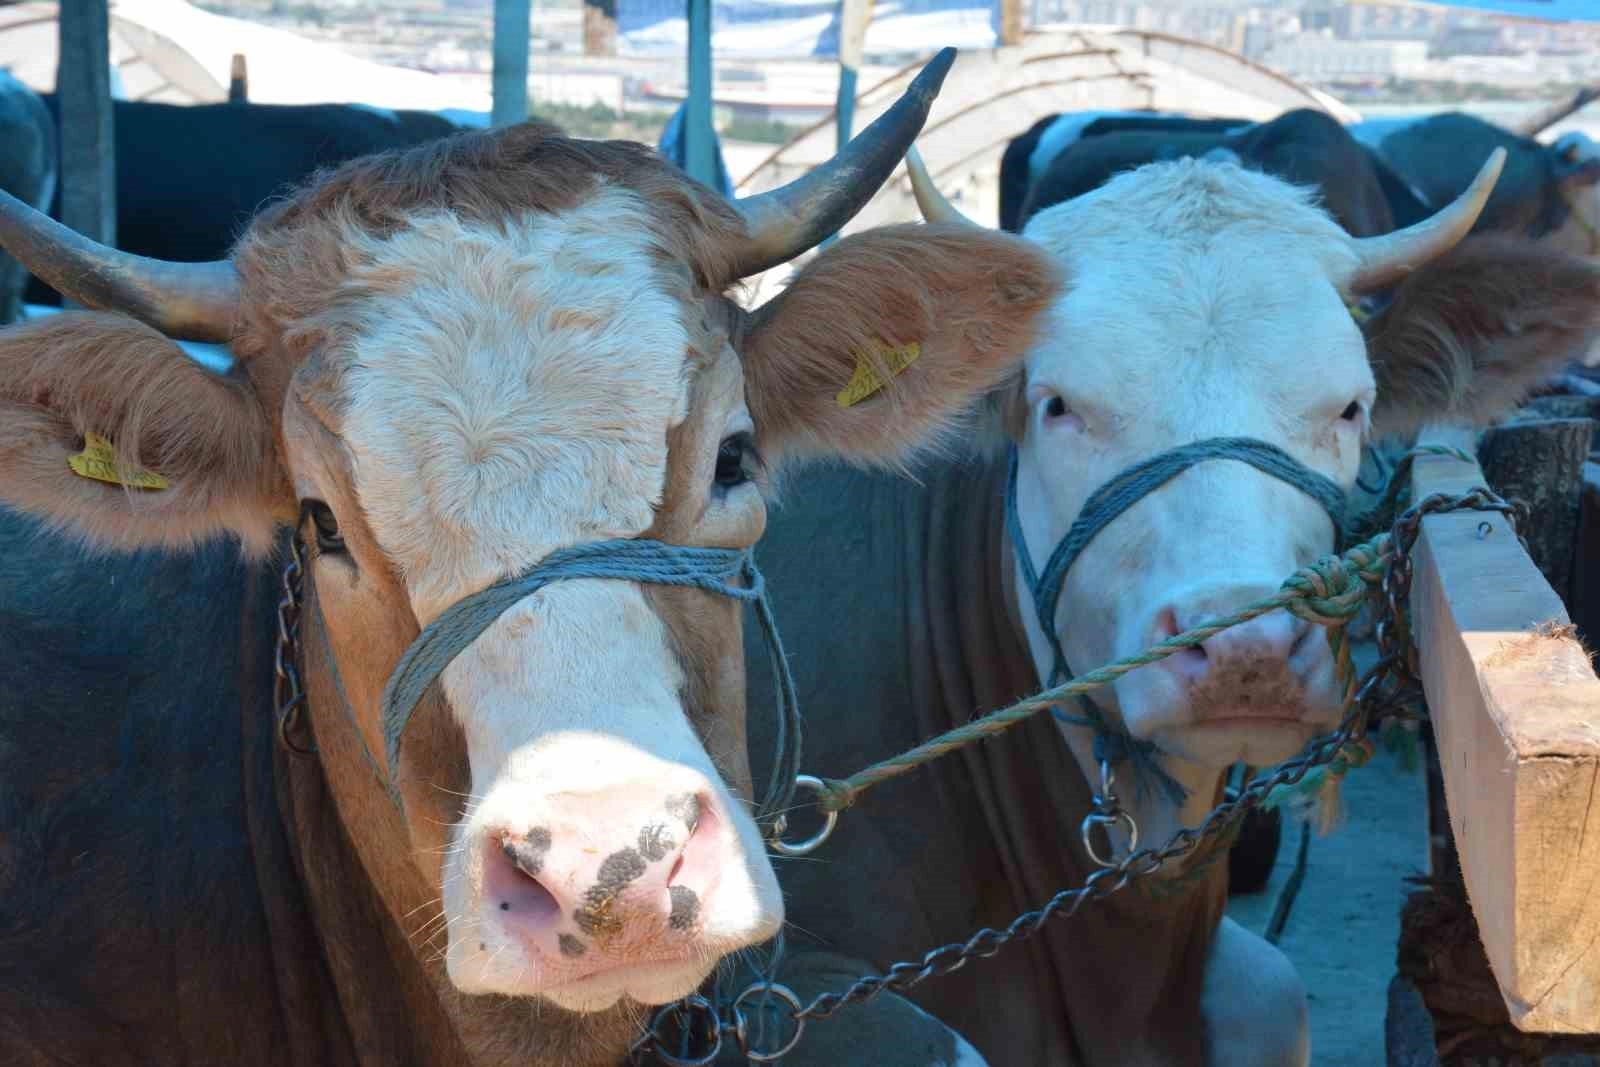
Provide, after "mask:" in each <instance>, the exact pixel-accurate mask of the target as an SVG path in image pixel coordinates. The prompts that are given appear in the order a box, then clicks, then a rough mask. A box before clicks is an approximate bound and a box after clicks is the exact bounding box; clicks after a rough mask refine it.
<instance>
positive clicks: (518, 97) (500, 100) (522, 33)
mask: <svg viewBox="0 0 1600 1067" xmlns="http://www.w3.org/2000/svg"><path fill="white" fill-rule="evenodd" d="M529 2H530V0H494V104H493V108H494V110H493V111H492V112H491V113H490V116H489V121H490V122H491V123H493V124H494V125H496V126H510V125H512V124H513V123H518V122H521V121H523V120H524V119H526V118H527V117H528V44H529V40H530V38H531V37H532V34H531V33H530V32H529V29H528V8H529Z"/></svg>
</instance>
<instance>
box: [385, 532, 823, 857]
mask: <svg viewBox="0 0 1600 1067" xmlns="http://www.w3.org/2000/svg"><path fill="white" fill-rule="evenodd" d="M578 578H603V579H611V580H617V581H629V582H642V583H644V584H647V585H665V586H678V587H683V588H691V589H702V590H705V591H706V592H708V593H717V594H719V595H721V596H726V597H731V598H733V599H734V600H739V601H743V602H745V603H749V604H754V605H755V608H756V616H757V618H758V619H759V620H760V622H761V633H762V636H763V637H764V638H765V639H766V645H767V653H768V655H770V656H771V658H772V669H773V677H774V678H776V679H777V708H778V732H777V741H776V743H775V746H774V747H775V752H774V755H773V770H772V777H771V779H770V780H769V782H768V784H767V791H766V794H765V795H764V797H763V798H762V801H761V806H760V808H759V809H757V815H756V817H757V820H758V821H759V822H762V823H764V824H765V823H770V822H771V821H772V820H774V819H776V818H778V817H779V815H780V814H781V813H782V812H783V811H784V810H785V809H786V808H787V807H788V806H789V804H790V802H791V799H792V796H793V793H794V788H795V779H796V777H797V774H798V768H799V763H800V706H799V701H798V700H797V699H796V697H795V686H794V677H793V675H792V674H791V673H790V671H789V663H788V659H787V657H786V656H785V655H784V652H783V642H782V641H781V640H780V638H779V636H778V628H777V623H776V622H775V620H774V619H773V615H772V606H771V604H770V603H769V602H768V600H767V593H766V582H765V581H764V579H763V578H762V576H761V572H760V571H759V570H757V569H756V563H755V558H754V557H753V556H752V554H751V552H750V550H749V549H732V548H700V547H689V546H684V545H669V544H666V543H665V542H662V541H651V540H643V539H641V540H616V541H593V542H590V543H588V544H582V545H573V546H570V547H567V548H561V549H557V550H556V551H554V552H552V553H550V554H549V555H548V556H546V557H545V558H544V560H542V561H541V562H540V563H538V564H537V565H535V566H534V567H532V568H530V569H529V570H527V571H524V572H523V573H521V574H517V575H512V576H511V577H509V578H505V579H502V580H501V581H498V582H496V583H494V584H493V585H491V586H489V587H488V588H487V589H482V590H480V591H478V592H476V593H473V594H471V595H469V596H466V597H463V598H462V599H460V600H458V601H456V602H455V603H454V604H452V605H451V606H450V607H448V608H446V609H445V610H444V611H443V612H441V613H440V615H439V616H438V618H436V619H434V620H433V621H432V622H430V623H429V624H428V625H427V626H426V627H424V628H423V631H422V633H421V634H419V635H418V636H417V639H416V640H415V641H413V642H412V643H411V646H410V647H409V648H407V649H406V651H405V654H404V655H402V656H401V657H400V661H399V663H398V664H396V665H395V669H394V673H393V674H391V675H390V676H389V681H388V683H387V684H386V685H385V686H384V688H383V741H384V752H385V756H386V758H387V765H388V770H389V789H390V793H391V795H393V796H394V798H395V801H396V803H397V804H398V803H399V793H398V789H397V788H396V786H395V783H396V782H397V781H398V780H399V768H400V745H401V742H402V741H403V740H404V737H405V730H406V725H407V724H408V723H409V722H410V720H411V714H412V712H413V711H414V710H415V709H416V706H417V702H418V701H420V700H421V699H422V694H423V693H424V692H426V691H427V689H428V687H429V686H430V685H432V684H433V683H434V681H435V680H437V679H438V677H439V676H440V675H441V674H443V673H444V669H445V668H446V667H448V666H449V665H450V664H451V662H452V661H454V660H455V658H456V657H457V656H459V655H460V654H461V653H462V652H463V651H465V650H466V648H467V646H468V645H470V644H472V642H473V641H475V640H477V639H478V638H479V637H480V636H482V635H483V633H484V631H486V630H488V629H489V627H490V626H493V625H494V623H495V620H497V619H499V618H500V616H501V615H503V614H505V612H506V611H508V610H509V609H510V608H512V607H513V606H514V605H516V604H518V603H519V602H521V601H522V600H524V599H525V598H527V597H528V596H531V595H532V594H534V593H537V592H538V591H539V590H541V589H543V588H545V587H546V586H548V585H550V584H552V583H554V582H559V581H568V580H572V579H578ZM741 583H742V584H741ZM778 833H781V829H773V828H772V827H771V826H769V828H768V836H769V837H774V836H776V835H777V834H778Z"/></svg>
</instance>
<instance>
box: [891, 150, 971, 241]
mask: <svg viewBox="0 0 1600 1067" xmlns="http://www.w3.org/2000/svg"><path fill="white" fill-rule="evenodd" d="M906 173H907V174H909V175H910V176H911V195H912V196H914V197H916V198H917V210H918V211H921V212H922V217H923V218H924V219H925V220H927V221H928V222H953V223H965V224H966V225H968V226H977V225H978V224H977V223H976V222H973V221H972V220H971V219H969V218H967V217H966V216H965V215H963V214H962V213H961V209H960V208H958V207H956V206H955V205H954V204H952V203H951V202H950V201H949V200H946V199H945V195H944V194H943V193H941V192H940V191H939V187H938V186H937V185H935V184H934V182H933V176H932V175H931V174H929V173H928V167H927V165H926V164H925V163H923V162H922V153H921V152H918V151H917V148H916V146H915V145H912V146H911V147H910V148H909V149H907V150H906ZM980 228H981V227H980Z"/></svg>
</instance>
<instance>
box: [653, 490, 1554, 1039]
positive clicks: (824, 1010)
mask: <svg viewBox="0 0 1600 1067" xmlns="http://www.w3.org/2000/svg"><path fill="white" fill-rule="evenodd" d="M1451 511H1496V512H1499V513H1500V514H1502V515H1504V516H1505V518H1506V520H1507V522H1508V523H1509V524H1510V526H1511V529H1512V531H1513V532H1515V531H1516V529H1517V525H1518V522H1519V520H1520V519H1521V518H1522V511H1523V509H1522V508H1521V507H1520V505H1514V504H1511V503H1508V502H1507V501H1506V500H1504V499H1503V498H1501V497H1500V496H1499V495H1497V494H1495V493H1493V492H1491V491H1490V490H1488V489H1485V488H1481V487H1480V488H1475V489H1471V490H1469V491H1467V492H1465V493H1460V494H1447V493H1435V494H1433V495H1431V496H1428V497H1426V498H1424V499H1423V500H1421V501H1418V502H1416V503H1415V504H1413V505H1412V506H1410V507H1409V508H1407V509H1406V510H1405V511H1404V512H1402V513H1401V514H1400V515H1399V516H1398V517H1397V518H1396V519H1395V520H1394V522H1393V524H1392V525H1391V526H1390V530H1389V535H1388V538H1387V540H1388V544H1387V546H1386V552H1387V554H1388V556H1389V564H1388V566H1387V567H1386V568H1385V569H1384V574H1383V578H1382V579H1381V581H1380V582H1379V588H1378V590H1377V596H1378V598H1379V599H1381V600H1382V602H1383V607H1384V608H1385V609H1386V610H1385V611H1384V612H1383V613H1382V615H1383V617H1382V618H1381V619H1380V620H1379V622H1378V626H1377V631H1376V634H1375V636H1376V640H1377V644H1378V660H1377V662H1376V663H1375V664H1374V665H1373V666H1372V667H1371V668H1370V669H1369V670H1368V671H1367V672H1366V674H1365V675H1363V676H1362V677H1361V679H1360V680H1359V682H1358V683H1357V685H1356V686H1355V688H1354V691H1353V693H1352V694H1351V695H1350V698H1349V700H1348V702H1347V704H1346V706H1345V714H1344V717H1343V718H1342V719H1341V721H1340V723H1339V727H1338V729H1336V730H1335V731H1334V732H1333V733H1331V734H1327V735H1324V736H1323V737H1321V738H1317V739H1315V740H1313V741H1311V742H1310V743H1309V744H1308V745H1307V746H1306V749H1305V750H1304V751H1303V752H1302V753H1301V754H1300V755H1299V756H1297V757H1295V758H1293V759H1290V760H1287V761H1285V762H1283V763H1280V764H1278V766H1277V767H1276V768H1274V769H1273V771H1272V772H1271V773H1270V774H1267V775H1264V776H1257V777H1255V778H1253V779H1251V780H1250V782H1249V783H1248V784H1246V785H1245V787H1244V788H1243V789H1241V790H1240V791H1239V792H1238V794H1237V795H1235V796H1234V797H1233V798H1232V799H1228V800H1224V801H1223V802H1222V803H1221V804H1219V805H1217V806H1216V807H1215V808H1213V809H1211V811H1210V812H1209V813H1208V814H1207V815H1206V817H1205V818H1204V819H1203V820H1201V822H1200V823H1199V824H1198V825H1197V826H1193V827H1185V828H1184V829H1181V830H1179V831H1178V832H1177V833H1175V834H1173V835H1172V837H1170V838H1169V839H1168V840H1167V841H1166V843H1165V844H1162V845H1161V846H1159V847H1155V848H1144V849H1138V848H1134V849H1132V850H1130V852H1129V853H1128V855H1126V856H1125V857H1123V859H1122V860H1121V861H1119V862H1116V863H1112V864H1107V865H1104V866H1102V867H1101V868H1100V869H1099V870H1096V871H1094V872H1092V873H1091V874H1089V876H1088V877H1087V878H1085V879H1084V882H1083V884H1082V885H1080V886H1075V887H1073V888H1070V889H1063V890H1061V891H1060V892H1059V893H1057V894H1056V895H1055V896H1053V897H1051V898H1050V900H1049V901H1048V902H1046V903H1045V905H1044V906H1043V907H1040V908H1037V909H1035V910H1033V911H1029V912H1024V913H1023V914H1021V915H1019V916H1017V917H1016V918H1015V919H1013V920H1012V921H1011V923H1010V924H1009V925H1008V926H1006V927H1005V928H1004V929H999V930H996V929H993V928H989V927H985V928H984V929H982V930H979V931H978V932H977V933H974V934H973V935H972V936H971V937H969V938H967V940H965V941H955V942H951V943H949V944H946V945H940V946H939V947H938V948H935V949H932V950H930V951H929V952H927V953H925V954H924V955H923V956H922V958H921V959H920V960H913V961H903V962H900V963H896V964H894V965H893V966H891V967H889V968H888V969H887V970H886V971H884V972H883V973H882V974H874V975H864V976H862V977H861V978H858V979H856V980H855V981H854V982H853V983H851V984H850V985H849V986H848V987H846V988H845V989H843V990H840V991H838V992H828V993H822V994H819V995H818V996H816V997H815V998H814V999H813V1000H812V1001H811V1002H810V1003H809V1004H806V1005H805V1007H803V1008H799V1009H798V1010H796V1011H794V1012H793V1014H792V1018H793V1019H794V1021H795V1022H796V1024H797V1025H799V1026H802V1027H803V1025H804V1024H806V1023H809V1022H813V1021H816V1020H821V1019H828V1018H831V1017H832V1016H834V1015H835V1014H837V1013H838V1012H839V1011H841V1010H843V1009H844V1008H846V1007H848V1006H850V1005H852V1004H866V1003H869V1002H870V1001H872V1000H873V999H875V998H876V997H878V996H880V995H882V994H883V993H886V992H889V993H904V992H907V991H909V990H911V989H913V988H915V987H917V986H919V985H921V984H922V983H923V982H926V981H928V980H929V979H932V978H937V977H940V976H942V975H947V974H952V973H954V972H955V971H958V970H960V969H961V968H962V967H964V966H966V964H967V962H968V961H969V960H973V959H987V958H988V957H990V956H993V955H995V954H996V953H998V952H1000V951H1001V950H1002V949H1004V948H1005V947H1006V946H1007V945H1010V944H1011V943H1012V942H1016V941H1025V940H1027V939H1028V938H1030V937H1032V936H1033V935H1034V934H1036V933H1038V931H1039V930H1040V929H1041V928H1042V927H1043V926H1044V925H1045V924H1046V923H1048V922H1049V921H1050V920H1051V919H1054V918H1063V919H1065V918H1070V917H1071V916H1073V915H1076V914H1077V913H1078V911H1079V910H1080V909H1081V908H1083V906H1084V905H1086V904H1088V903H1090V902H1092V901H1097V900H1103V899H1105V898H1106V897H1109V896H1111V895H1112V894H1113V893H1117V892H1120V891H1121V890H1123V889H1125V888H1127V887H1128V886H1129V885H1130V884H1131V883H1133V882H1135V881H1137V880H1139V879H1144V878H1149V877H1151V876H1153V875H1155V874H1158V873H1160V872H1161V871H1162V870H1163V869H1165V868H1166V867H1168V866H1169V865H1171V864H1174V863H1177V862H1178V861H1180V860H1184V859H1187V858H1189V857H1191V856H1193V855H1195V854H1196V853H1198V852H1199V851H1200V850H1201V849H1202V848H1203V847H1206V846H1208V845H1211V846H1213V847H1215V846H1216V845H1218V844H1219V843H1221V842H1224V841H1226V840H1227V839H1228V837H1229V836H1231V835H1232V834H1234V833H1236V832H1237V831H1238V828H1239V826H1240V824H1241V823H1242V822H1243V821H1244V818H1245V816H1246V815H1247V814H1248V813H1249V812H1250V811H1252V810H1253V809H1255V808H1258V807H1260V806H1261V805H1262V804H1263V803H1264V802H1265V801H1266V799H1267V797H1268V796H1269V795H1270V794H1271V793H1272V792H1273V791H1274V790H1275V789H1278V788H1280V787H1284V788H1288V787H1292V786H1295V785H1297V784H1299V783H1300V781H1301V780H1302V779H1304V778H1305V777H1306V776H1307V775H1308V774H1310V773H1311V772H1312V771H1313V770H1314V769H1316V768H1318V767H1321V766H1324V765H1326V764H1329V763H1331V762H1333V760H1334V759H1336V758H1337V757H1338V756H1339V754H1340V753H1341V752H1342V751H1343V750H1344V748H1345V747H1346V746H1347V745H1350V744H1351V743H1353V742H1360V741H1361V740H1363V739H1364V738H1365V737H1366V735H1367V732H1368V730H1369V728H1370V727H1371V725H1372V724H1373V723H1374V722H1375V721H1376V720H1377V719H1379V718H1381V717H1382V716H1383V715H1384V714H1387V713H1389V712H1392V711H1398V712H1400V713H1402V714H1404V713H1405V712H1406V710H1407V709H1409V708H1414V707H1417V706H1419V705H1420V703H1421V699H1422V685H1421V681H1420V679H1419V677H1418V674H1417V668H1416V662H1415V659H1416V651H1415V646H1414V644H1413V643H1412V641H1411V632H1410V628H1409V626H1408V624H1407V618H1408V614H1409V613H1408V611H1407V602H1408V598H1409V597H1410V593H1411V578H1412V559H1411V553H1412V549H1413V548H1414V547H1415V544H1416V539H1417V535H1418V533H1419V532H1420V530H1421V527H1422V520H1423V519H1424V518H1426V517H1427V516H1429V515H1437V514H1441V513H1444V512H1451ZM1517 536H1518V539H1519V540H1520V539H1521V535H1520V534H1518V535H1517ZM773 988H778V987H777V985H776V983H775V982H774V981H773V980H772V979H771V978H760V979H757V980H756V981H755V982H753V983H751V984H750V985H749V986H748V987H746V988H745V990H744V991H743V992H742V993H740V995H739V998H738V1000H739V1001H741V1002H742V1001H743V1000H745V999H746V998H747V997H749V996H753V995H754V994H756V993H759V992H762V991H765V990H769V989H773ZM785 992H787V990H785ZM675 1007H676V1006H675V1005H670V1004H669V1005H667V1006H666V1007H664V1008H662V1009H660V1010H659V1011H657V1012H656V1014H655V1016H653V1017H652V1020H651V1023H650V1026H649V1028H648V1029H647V1030H646V1031H645V1032H644V1033H643V1034H642V1035H640V1038H639V1040H638V1041H636V1042H635V1044H634V1047H633V1049H632V1054H633V1057H634V1058H635V1061H636V1062H637V1061H638V1058H639V1057H640V1056H641V1055H643V1054H645V1053H649V1052H654V1053H656V1054H657V1055H659V1054H660V1053H661V1052H662V1051H664V1050H663V1049H662V1046H661V1040H660V1038H659V1037H658V1036H657V1033H658V1029H659V1026H660V1024H661V1021H662V1020H663V1019H664V1018H665V1017H666V1016H667V1014H668V1013H669V1012H671V1011H672V1010H674V1008H675ZM735 1016H736V1017H737V1013H736V1012H735ZM719 1019H720V1012H719ZM735 1024H736V1020H730V1021H723V1022H720V1024H719V1027H718V1032H719V1033H720V1032H722V1031H727V1030H730V1029H733V1028H735ZM798 1040H799V1034H798V1033H797V1034H796V1035H795V1038H794V1040H793V1041H791V1042H790V1044H789V1046H788V1048H792V1047H793V1046H794V1045H795V1044H797V1043H798ZM718 1044H719V1045H720V1037H719V1039H718ZM788 1048H786V1049H785V1050H784V1051H788ZM781 1055H782V1053H780V1054H779V1055H778V1056H775V1057H769V1058H768V1059H766V1060H764V1062H772V1061H773V1060H775V1059H777V1058H781Z"/></svg>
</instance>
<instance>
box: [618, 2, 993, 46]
mask: <svg viewBox="0 0 1600 1067" xmlns="http://www.w3.org/2000/svg"><path fill="white" fill-rule="evenodd" d="M841 11H842V5H841V4H840V3H839V0H712V3H711V50H712V53H713V54H714V55H715V56H716V57H717V58H718V59H757V58H761V59H833V58H835V57H837V56H838V55H839V39H840V24H839V20H840V15H841ZM999 27H1000V5H999V3H998V0H877V3H875V4H874V5H873V7H872V21H871V23H869V24H868V26H867V39H866V49H865V51H866V54H867V55H870V56H882V55H921V54H925V53H928V54H931V53H933V52H936V51H938V50H939V49H940V48H943V47H945V46H946V45H950V46H953V47H956V48H962V49H968V48H993V47H994V46H995V44H996V43H998V40H999ZM688 41H689V23H688V16H687V6H686V5H685V4H684V2H683V0H617V51H618V52H620V53H621V54H622V55H634V56H665V55H682V54H683V53H684V50H685V49H686V48H687V47H688Z"/></svg>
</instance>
